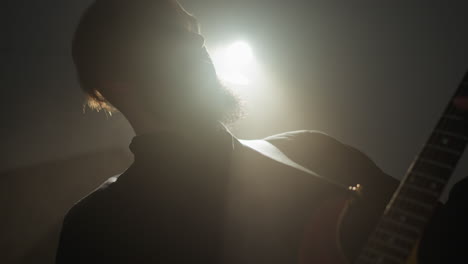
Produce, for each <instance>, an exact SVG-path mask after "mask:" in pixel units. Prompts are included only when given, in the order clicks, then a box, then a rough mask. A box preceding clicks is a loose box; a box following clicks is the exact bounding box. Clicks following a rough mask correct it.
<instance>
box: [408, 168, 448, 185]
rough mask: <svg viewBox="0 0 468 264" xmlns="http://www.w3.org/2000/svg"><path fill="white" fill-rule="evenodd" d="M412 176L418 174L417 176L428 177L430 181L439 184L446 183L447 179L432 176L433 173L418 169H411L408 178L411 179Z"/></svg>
mask: <svg viewBox="0 0 468 264" xmlns="http://www.w3.org/2000/svg"><path fill="white" fill-rule="evenodd" d="M414 176H418V177H421V178H426V179H428V180H430V181H434V182H438V183H440V184H445V183H447V181H446V180H444V179H443V178H441V177H437V176H434V175H431V174H426V173H422V172H418V171H415V170H413V171H411V176H410V178H409V179H408V180H410V179H412V178H413V177H414Z"/></svg>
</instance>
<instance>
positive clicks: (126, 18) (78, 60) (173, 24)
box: [72, 0, 216, 112]
mask: <svg viewBox="0 0 468 264" xmlns="http://www.w3.org/2000/svg"><path fill="white" fill-rule="evenodd" d="M148 27H150V28H148ZM199 31H200V30H199V25H198V22H197V20H196V19H195V17H194V16H192V15H191V14H189V13H188V12H187V11H185V10H184V9H183V8H182V6H180V4H179V3H178V2H177V1H176V0H95V1H94V3H93V4H92V5H91V6H90V7H89V8H88V9H87V10H86V11H85V13H84V14H83V16H82V18H81V20H80V23H79V25H78V27H77V29H76V32H75V35H74V38H73V43H72V56H73V60H74V63H75V66H76V70H77V73H78V78H79V82H80V86H81V88H82V89H83V91H84V92H85V94H86V97H87V98H86V103H87V104H88V106H89V107H90V108H92V109H96V110H98V111H99V110H101V109H102V110H106V111H109V112H112V111H114V110H115V108H114V107H113V106H112V105H111V104H110V103H109V102H108V101H107V100H106V98H104V96H103V94H102V92H101V91H100V89H101V88H102V87H99V83H98V82H99V80H100V78H102V77H103V76H119V75H122V74H129V73H130V72H131V69H130V67H131V65H128V66H127V68H126V69H122V68H123V66H125V65H126V64H128V61H125V58H122V57H121V55H122V54H125V53H126V52H129V50H130V48H129V47H130V46H131V44H132V43H131V41H132V40H134V39H135V38H138V37H139V35H141V34H155V35H158V34H159V35H164V34H174V33H177V32H182V33H184V34H185V33H187V34H186V35H188V36H190V33H192V34H193V35H198V34H199V33H200V32H199ZM129 56H130V55H129ZM143 56H147V57H149V55H148V54H146V55H143ZM123 57H125V56H123ZM208 58H209V57H208ZM140 70H141V69H140ZM214 74H216V73H215V72H214Z"/></svg>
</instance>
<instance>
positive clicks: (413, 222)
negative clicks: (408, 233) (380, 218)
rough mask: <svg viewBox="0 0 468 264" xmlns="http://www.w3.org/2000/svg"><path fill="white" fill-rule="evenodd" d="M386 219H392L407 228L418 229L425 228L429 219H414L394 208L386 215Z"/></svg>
mask: <svg viewBox="0 0 468 264" xmlns="http://www.w3.org/2000/svg"><path fill="white" fill-rule="evenodd" d="M386 217H388V218H390V219H392V220H393V221H395V222H398V223H401V224H403V225H405V226H408V227H411V228H415V229H418V227H420V226H424V225H425V224H426V223H427V219H425V218H421V217H414V216H412V215H410V214H407V213H406V212H401V211H398V210H395V209H394V208H392V209H391V210H390V211H389V212H388V213H387V215H386Z"/></svg>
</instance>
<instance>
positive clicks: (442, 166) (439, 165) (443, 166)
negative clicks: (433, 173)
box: [419, 158, 453, 170]
mask: <svg viewBox="0 0 468 264" xmlns="http://www.w3.org/2000/svg"><path fill="white" fill-rule="evenodd" d="M419 160H420V161H421V162H424V163H429V164H432V165H434V166H437V167H440V168H444V169H448V170H453V167H452V166H450V165H448V164H444V163H442V162H438V161H436V160H430V159H424V158H420V159H419Z"/></svg>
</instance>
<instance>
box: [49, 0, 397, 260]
mask: <svg viewBox="0 0 468 264" xmlns="http://www.w3.org/2000/svg"><path fill="white" fill-rule="evenodd" d="M72 55H73V59H74V62H75V66H76V69H77V73H78V76H79V81H80V84H81V87H82V89H83V90H84V91H85V93H86V95H87V100H88V101H87V102H88V105H89V106H90V107H91V108H94V109H97V110H105V111H109V112H112V111H117V110H118V111H119V112H121V113H122V114H123V115H124V116H125V117H126V118H127V120H128V121H129V122H130V124H131V126H132V127H133V129H134V131H135V134H136V136H135V137H134V138H133V140H132V142H131V144H130V149H131V151H132V152H133V154H134V156H135V160H134V163H133V164H132V165H131V166H130V167H129V168H128V169H127V170H126V171H125V172H124V173H123V174H122V175H121V176H119V177H118V178H111V179H109V180H108V181H106V182H105V183H104V184H103V185H102V186H101V187H99V188H98V189H97V190H96V191H94V192H93V193H91V194H90V195H88V196H87V197H85V198H83V199H82V200H81V201H79V202H78V203H77V204H76V205H75V206H74V207H73V208H72V209H71V210H70V211H69V212H68V213H67V215H66V217H65V220H64V223H63V227H62V233H61V238H60V244H59V247H58V252H57V258H56V261H57V263H59V264H61V263H67V264H73V263H114V264H115V263H189V262H190V263H236V264H239V263H244V264H245V263H256V264H258V263H294V262H297V261H298V259H299V258H300V253H299V252H300V248H301V246H302V243H303V238H304V228H305V226H307V224H308V223H309V222H308V221H309V220H310V218H311V215H312V214H313V212H314V209H315V208H316V207H317V206H319V205H320V203H321V201H322V200H323V199H325V198H326V197H329V196H333V195H348V194H347V193H348V191H347V188H346V187H347V186H351V185H356V184H362V185H363V186H365V188H364V190H363V199H361V200H360V201H359V202H357V203H355V204H354V205H353V206H352V207H351V209H350V211H349V214H348V215H347V216H346V217H345V221H344V223H343V228H342V229H343V230H342V233H341V241H342V243H343V249H344V251H345V252H346V254H347V255H348V256H349V257H350V258H353V257H355V256H356V254H357V253H358V251H359V249H360V247H361V246H362V244H363V243H364V242H365V241H366V238H367V235H368V234H369V232H370V231H371V230H372V227H373V225H374V224H375V223H376V221H377V220H378V217H379V216H380V214H381V212H382V211H383V209H384V206H385V205H386V202H387V201H388V199H389V197H390V195H391V194H392V193H393V191H394V190H395V188H396V186H397V181H396V180H394V179H393V178H391V177H390V176H388V175H386V174H385V173H383V172H382V171H381V170H380V169H379V168H378V167H377V166H376V165H375V164H374V163H373V162H372V161H370V160H369V159H368V158H367V157H366V156H365V155H364V154H362V153H361V152H359V151H357V150H355V149H353V148H352V147H349V146H347V145H344V144H342V143H340V142H338V141H337V140H335V139H333V138H332V137H330V136H328V135H326V134H323V133H320V132H314V131H293V132H287V133H283V134H279V135H274V136H270V137H268V138H265V139H264V140H265V141H263V142H267V145H268V144H269V145H268V146H270V149H271V147H272V149H273V152H274V153H277V152H278V151H279V152H280V154H279V156H275V155H276V154H274V155H270V154H271V153H270V154H269V153H265V152H263V151H262V150H258V149H255V147H251V146H248V145H246V144H244V143H243V142H242V141H241V140H239V139H237V138H236V137H235V136H234V135H232V134H231V133H230V132H229V130H228V129H227V128H226V127H225V124H227V123H229V122H230V121H233V120H235V119H236V118H237V117H238V116H239V112H240V111H239V104H238V101H237V99H236V97H235V96H233V95H232V94H231V93H230V92H229V91H228V90H226V89H225V88H224V87H223V86H222V85H221V84H220V82H219V81H218V79H217V76H216V72H215V70H214V67H213V65H212V63H211V59H210V57H209V54H208V52H207V50H206V49H205V47H204V40H203V37H202V35H201V34H200V31H199V26H198V23H197V21H196V19H195V18H194V17H193V16H192V15H190V14H189V13H188V12H186V11H185V10H184V9H183V8H182V7H181V6H180V5H179V4H178V3H177V1H175V0H159V1H158V0H132V1H128V0H95V1H94V3H93V4H92V5H91V6H90V7H89V8H88V9H87V10H86V12H85V13H84V15H83V17H82V19H81V21H80V23H79V25H78V28H77V30H76V33H75V37H74V40H73V54H72ZM275 151H276V152H275ZM266 152H269V151H266ZM278 157H279V158H278ZM304 168H305V169H304ZM311 171H312V172H311ZM351 238H352V239H351Z"/></svg>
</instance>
